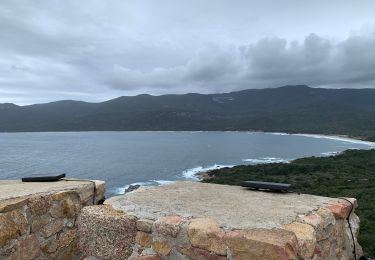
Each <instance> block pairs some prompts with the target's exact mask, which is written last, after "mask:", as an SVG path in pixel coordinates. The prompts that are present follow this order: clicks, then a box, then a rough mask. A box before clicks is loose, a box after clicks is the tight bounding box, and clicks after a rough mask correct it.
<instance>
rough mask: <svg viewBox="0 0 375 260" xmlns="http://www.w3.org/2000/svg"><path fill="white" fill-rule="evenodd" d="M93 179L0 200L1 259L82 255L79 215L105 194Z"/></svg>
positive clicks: (98, 182) (72, 257)
mask: <svg viewBox="0 0 375 260" xmlns="http://www.w3.org/2000/svg"><path fill="white" fill-rule="evenodd" d="M94 183H95V185H96V189H95V194H94V189H93V186H94ZM94 183H90V182H86V183H84V184H82V183H80V185H77V186H76V187H74V188H72V189H66V188H64V189H60V190H59V189H56V190H54V191H49V192H42V193H39V192H38V190H37V189H35V193H34V194H29V195H26V196H19V197H17V196H14V197H12V198H7V199H3V200H0V259H4V260H7V259H20V260H23V259H80V258H81V253H80V251H79V249H78V246H77V242H78V237H77V234H78V232H77V218H78V215H79V213H80V211H81V209H82V208H83V207H85V206H88V205H93V203H95V204H97V202H98V201H99V200H101V199H103V198H104V182H102V181H95V182H94ZM36 187H37V186H36ZM0 188H1V186H0Z"/></svg>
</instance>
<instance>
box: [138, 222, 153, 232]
mask: <svg viewBox="0 0 375 260" xmlns="http://www.w3.org/2000/svg"><path fill="white" fill-rule="evenodd" d="M153 224H154V221H152V220H150V219H138V220H137V229H138V230H139V231H143V232H147V233H151V232H152V225H153Z"/></svg>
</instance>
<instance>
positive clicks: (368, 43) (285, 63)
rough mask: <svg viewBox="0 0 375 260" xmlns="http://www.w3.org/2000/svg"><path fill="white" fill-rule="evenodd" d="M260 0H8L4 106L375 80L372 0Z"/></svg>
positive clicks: (2, 10) (2, 27)
mask: <svg viewBox="0 0 375 260" xmlns="http://www.w3.org/2000/svg"><path fill="white" fill-rule="evenodd" d="M261 3H262V4H260V1H250V0H248V1H238V3H236V5H235V6H233V3H232V2H230V1H225V0H220V1H211V0H208V1H205V2H204V4H203V3H201V1H182V2H180V3H178V4H177V3H175V2H174V1H161V2H160V3H159V5H156V4H153V3H152V1H146V0H139V1H111V2H110V3H106V2H103V1H95V0H93V1H64V3H63V4H62V2H60V1H54V0H48V1H38V2H34V3H30V2H28V1H16V0H9V1H7V0H4V1H2V2H1V3H0V31H1V35H2V36H1V37H2V40H1V41H0V103H1V102H15V103H18V104H28V103H36V102H46V101H52V100H58V99H80V100H88V101H99V100H105V99H107V98H112V97H115V96H119V95H133V94H139V93H151V94H165V93H187V92H200V93H213V92H227V91H233V90H239V89H244V88H264V87H276V86H281V85H285V84H308V85H311V86H323V87H332V88H349V87H350V88H358V87H369V88H374V87H375V84H374V83H375V70H374V68H375V27H374V26H373V24H375V18H373V17H374V16H373V15H372V12H370V11H369V10H371V8H372V10H374V9H375V3H374V2H372V1H363V2H362V4H361V5H360V4H358V3H357V4H356V7H353V6H351V5H352V4H353V3H352V2H351V1H332V2H331V1H330V3H327V1H316V2H315V4H314V5H313V6H309V4H307V3H304V4H303V3H301V1H295V0H288V1H285V2H284V4H282V5H281V4H280V3H276V4H275V2H274V1H268V0H265V1H261ZM278 5H280V6H278ZM165 6H168V7H169V8H164V7H165ZM291 6H293V7H294V8H290V7H291ZM333 7H335V10H337V12H338V13H339V14H335V13H332V12H328V11H327V10H330V8H331V10H332V9H333ZM353 8H354V9H356V10H353ZM354 11H358V12H357V13H358V16H356V15H354V14H353V13H356V12H354ZM314 17H315V18H319V19H316V20H313V18H314ZM303 18H305V19H303ZM332 18H335V19H332ZM329 19H331V20H329ZM312 21H314V22H312ZM330 21H331V22H330ZM344 22H345V24H343V23H344ZM366 24H367V25H366ZM351 29H358V30H357V31H350V30H351Z"/></svg>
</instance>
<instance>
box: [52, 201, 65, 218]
mask: <svg viewBox="0 0 375 260" xmlns="http://www.w3.org/2000/svg"><path fill="white" fill-rule="evenodd" d="M49 214H50V215H51V217H53V218H62V217H64V208H63V206H62V205H61V203H60V202H54V203H52V206H51V208H50V210H49Z"/></svg>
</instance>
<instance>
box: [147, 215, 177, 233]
mask: <svg viewBox="0 0 375 260" xmlns="http://www.w3.org/2000/svg"><path fill="white" fill-rule="evenodd" d="M183 221H184V220H183V218H182V217H180V216H166V217H161V218H159V219H158V221H156V222H155V223H154V229H155V230H156V231H157V232H158V233H160V234H163V235H165V236H171V237H177V234H178V232H179V231H180V226H181V225H182V223H183Z"/></svg>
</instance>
